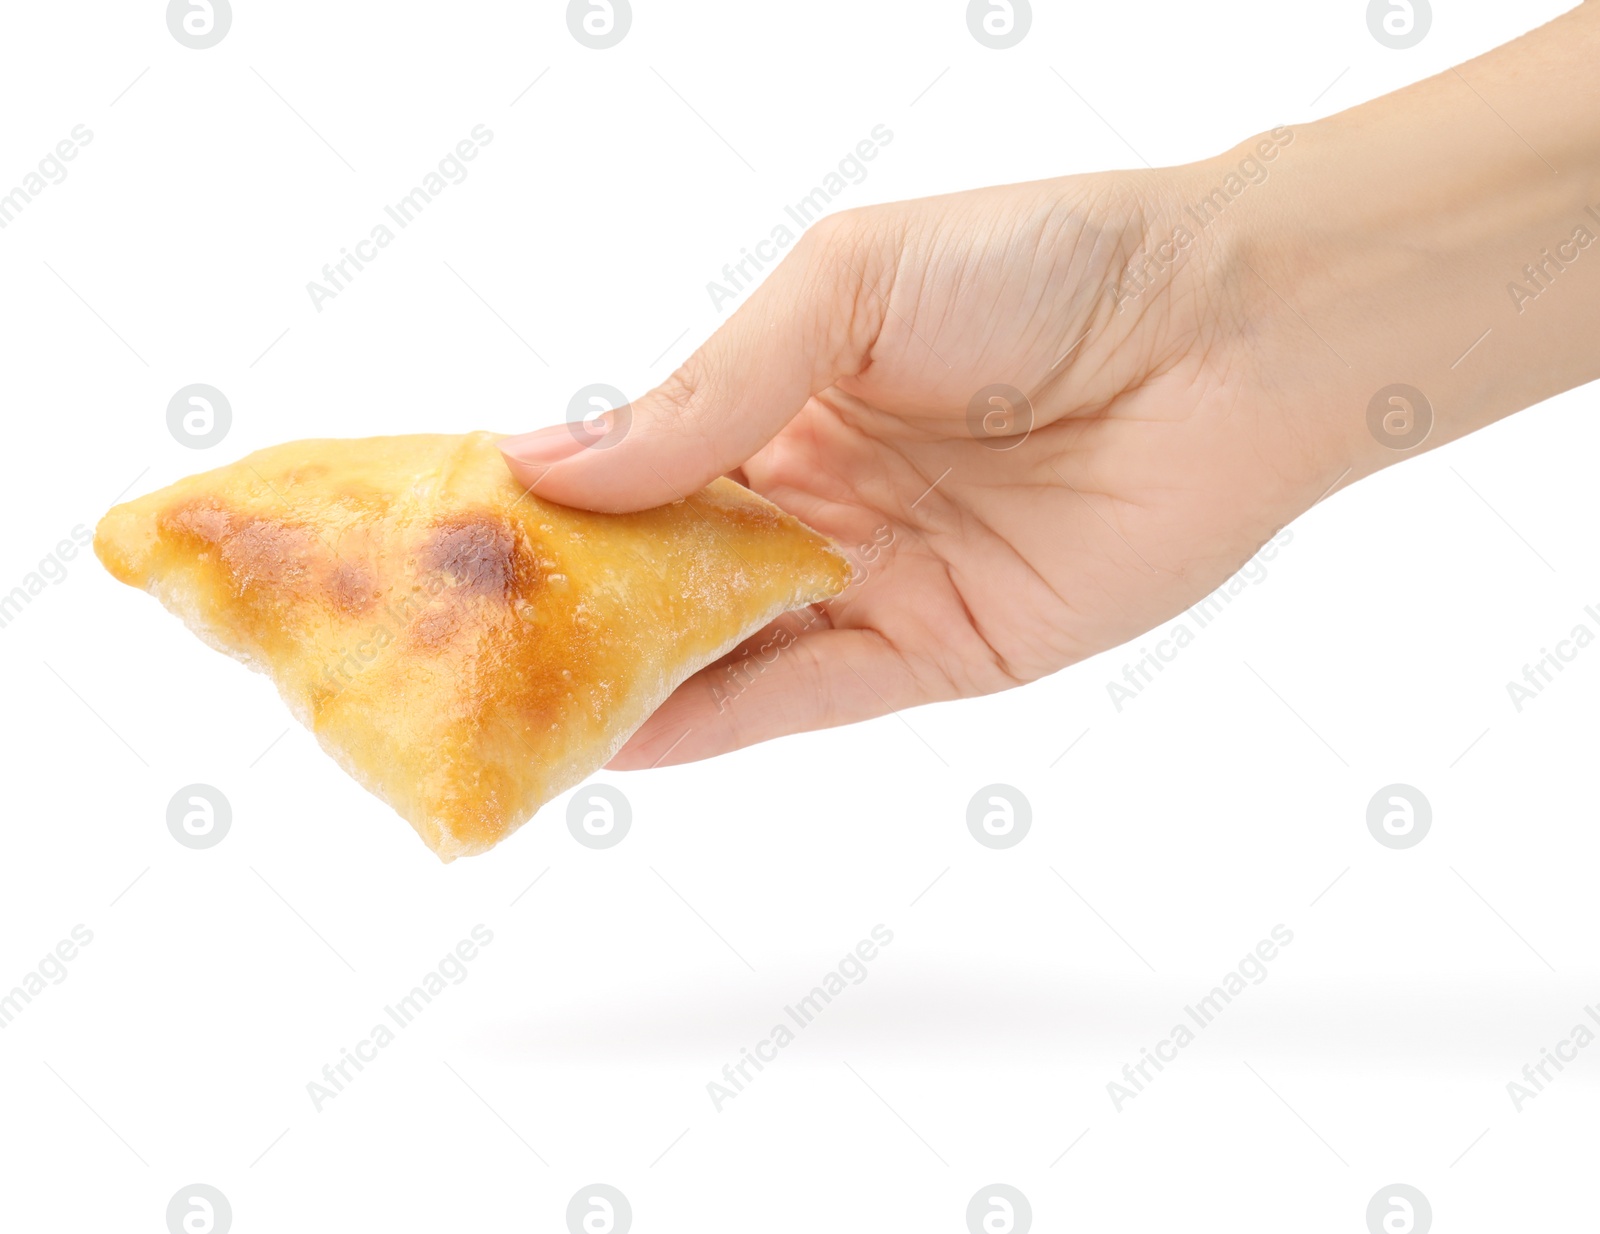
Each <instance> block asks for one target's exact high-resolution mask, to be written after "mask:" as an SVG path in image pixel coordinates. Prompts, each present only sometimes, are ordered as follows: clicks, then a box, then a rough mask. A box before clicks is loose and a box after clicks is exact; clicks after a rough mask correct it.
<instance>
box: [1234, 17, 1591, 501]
mask: <svg viewBox="0 0 1600 1234" xmlns="http://www.w3.org/2000/svg"><path fill="white" fill-rule="evenodd" d="M1596 63H1600V3H1590V4H1585V5H1584V6H1582V7H1581V8H1579V9H1577V10H1575V11H1573V12H1572V13H1569V14H1567V15H1565V16H1564V17H1562V18H1560V19H1558V20H1557V21H1555V22H1553V23H1551V24H1550V25H1548V26H1545V27H1543V28H1541V29H1539V30H1536V31H1534V32H1532V33H1530V34H1528V35H1527V36H1525V37H1523V38H1521V39H1518V40H1517V41H1515V42H1513V43H1510V44H1507V45H1506V46H1504V47H1501V48H1498V49H1496V50H1495V51H1493V52H1491V53H1489V54H1488V55H1486V56H1483V57H1480V58H1479V59H1477V60H1473V61H1470V62H1468V63H1466V64H1463V65H1461V66H1460V67H1459V69H1452V70H1450V71H1447V72H1445V73H1443V74H1441V75H1439V76H1437V77H1434V78H1431V79H1429V80H1427V81H1424V82H1421V83H1418V84H1417V85H1415V86H1411V87H1408V88H1407V89H1404V90H1401V91H1398V92H1397V93H1395V94H1391V95H1388V96H1385V97H1384V98H1381V99H1377V100H1374V101H1373V102H1371V103H1367V104H1365V105H1363V106H1361V107H1357V108H1355V109H1353V110H1351V111H1348V112H1344V113H1342V114H1340V115H1336V116H1333V117H1330V118H1329V119H1327V120H1323V121H1319V122H1317V123H1314V124H1308V125H1304V126H1300V127H1297V128H1296V129H1295V130H1294V137H1293V141H1292V143H1291V144H1290V145H1288V146H1287V147H1285V148H1284V149H1283V150H1282V152H1281V155H1280V157H1279V158H1278V159H1277V161H1276V164H1275V166H1274V167H1273V171H1272V179H1271V185H1270V189H1271V191H1270V192H1267V191H1262V192H1259V193H1254V194H1252V195H1250V198H1249V199H1248V200H1242V201H1241V202H1240V203H1239V204H1240V205H1241V206H1243V207H1245V209H1244V210H1242V211H1240V212H1239V215H1238V219H1237V223H1238V225H1239V227H1240V228H1241V229H1242V230H1241V232H1240V234H1242V235H1244V236H1245V237H1247V238H1246V239H1244V240H1243V241H1242V242H1241V243H1240V244H1239V245H1238V246H1237V249H1236V250H1235V255H1236V257H1237V259H1238V260H1240V261H1242V262H1244V263H1246V264H1247V265H1248V267H1249V268H1248V271H1247V273H1246V274H1245V275H1244V276H1243V277H1245V278H1254V279H1256V280H1260V281H1262V282H1264V283H1266V284H1269V285H1270V290H1271V293H1272V294H1271V296H1269V297H1267V298H1266V300H1265V301H1264V303H1266V304H1267V305H1268V306H1269V307H1277V308H1279V309H1280V311H1282V310H1283V309H1287V310H1289V311H1290V312H1292V313H1293V314H1297V315H1298V316H1299V317H1300V318H1301V319H1302V321H1301V322H1299V323H1297V324H1298V325H1299V326H1300V327H1301V328H1302V330H1303V331H1304V332H1305V338H1304V340H1303V342H1304V346H1303V347H1301V348H1299V349H1298V355H1297V356H1296V357H1294V358H1293V362H1299V363H1306V364H1309V365H1312V366H1313V368H1314V370H1320V371H1322V372H1324V373H1325V375H1326V377H1327V381H1328V388H1329V389H1330V390H1333V391H1337V392H1338V395H1339V401H1340V404H1341V405H1340V407H1339V408H1337V409H1335V411H1334V412H1333V413H1332V415H1331V418H1330V420H1329V427H1330V429H1331V431H1333V432H1335V433H1342V434H1345V437H1344V439H1343V441H1342V446H1343V448H1344V452H1345V457H1346V458H1347V459H1348V461H1349V462H1350V463H1351V464H1352V466H1353V468H1354V469H1355V471H1356V472H1357V473H1360V474H1364V473H1366V472H1368V471H1373V470H1376V469H1378V468H1379V467H1382V466H1385V465H1387V464H1388V463H1391V462H1394V461H1396V459H1397V458H1398V457H1405V456H1407V455H1409V454H1411V453H1415V452H1416V450H1417V448H1421V447H1431V446H1434V445H1439V444H1442V443H1443V442H1445V441H1448V440H1450V439H1452V438H1454V437H1459V436H1462V435H1464V434H1465V433H1469V432H1471V431H1473V430H1474V429H1477V428H1480V427H1482V426H1483V425H1485V424H1488V423H1490V422H1492V421H1493V420H1496V419H1498V418H1500V417H1502V416H1505V415H1508V414H1510V413H1511V412H1514V411H1517V410H1519V409H1521V408H1523V407H1527V406H1529V405H1530V404H1532V403H1536V402H1538V401H1540V400H1542V399H1545V398H1549V397H1551V396H1552V395H1555V394H1558V393H1560V392H1561V391H1563V390H1567V389H1571V388H1572V387H1574V386H1578V385H1581V384H1583V383H1585V382H1588V381H1592V380H1595V379H1596V378H1600V75H1597V73H1596V71H1595V65H1596ZM1314 336H1316V337H1314ZM1394 383H1405V384H1407V385H1410V386H1413V387H1416V388H1417V389H1418V390H1420V391H1422V392H1423V394H1424V395H1425V396H1426V398H1427V400H1428V402H1429V404H1430V406H1431V413H1432V419H1433V424H1432V428H1431V430H1430V432H1429V435H1428V437H1427V439H1426V441H1425V442H1423V443H1421V446H1420V447H1418V446H1412V447H1407V448H1404V449H1398V448H1396V447H1397V445H1399V444H1400V443H1398V442H1396V441H1384V440H1382V439H1381V435H1374V434H1373V433H1372V432H1370V431H1369V429H1368V426H1367V420H1366V415H1365V412H1366V400H1367V399H1368V398H1369V397H1370V396H1371V395H1373V394H1375V393H1376V392H1377V391H1379V390H1380V389H1382V388H1384V387H1386V386H1388V385H1391V384H1394Z"/></svg>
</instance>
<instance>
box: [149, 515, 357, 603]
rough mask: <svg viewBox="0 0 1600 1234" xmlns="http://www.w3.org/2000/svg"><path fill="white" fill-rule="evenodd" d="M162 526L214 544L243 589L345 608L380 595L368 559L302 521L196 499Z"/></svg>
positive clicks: (167, 517)
mask: <svg viewBox="0 0 1600 1234" xmlns="http://www.w3.org/2000/svg"><path fill="white" fill-rule="evenodd" d="M161 530H162V531H163V533H165V534H166V535H169V536H173V537H175V538H177V539H179V540H188V541H191V542H196V541H197V542H198V543H199V544H200V545H203V546H205V547H206V548H208V549H211V550H214V551H215V553H216V556H215V558H214V560H216V561H218V562H219V563H220V565H221V567H222V569H223V571H224V572H225V576H226V579H227V582H228V584H229V585H230V586H231V587H232V588H233V590H234V591H235V592H236V593H238V594H241V595H242V594H245V593H246V592H249V591H251V590H252V589H255V588H263V587H264V588H268V589H270V591H272V592H273V593H282V594H285V595H290V596H294V597H297V598H300V599H306V600H320V601H322V602H323V603H324V604H327V605H328V606H329V607H330V608H333V609H335V610H337V611H338V612H341V613H345V614H356V613H361V612H365V611H366V610H367V609H370V608H371V607H372V606H373V604H374V603H375V602H376V600H377V588H376V586H375V585H374V583H373V580H372V571H371V569H370V567H369V566H368V565H367V564H366V563H365V562H361V561H346V560H342V559H340V558H339V557H337V556H335V555H334V553H333V551H332V550H331V549H329V548H328V546H327V545H326V544H324V543H323V542H322V540H321V539H319V538H318V536H317V534H316V532H314V531H312V530H311V529H310V528H308V527H303V526H300V525H299V524H297V523H291V522H287V521H284V520H282V519H274V518H266V517H263V516H260V515H247V514H239V513H236V512H234V511H232V510H229V509H227V508H225V507H224V506H221V505H219V504H217V503H215V502H194V503H191V504H189V505H185V506H179V507H177V508H176V509H174V510H172V511H170V512H168V513H167V514H165V515H163V516H162V519H161Z"/></svg>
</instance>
